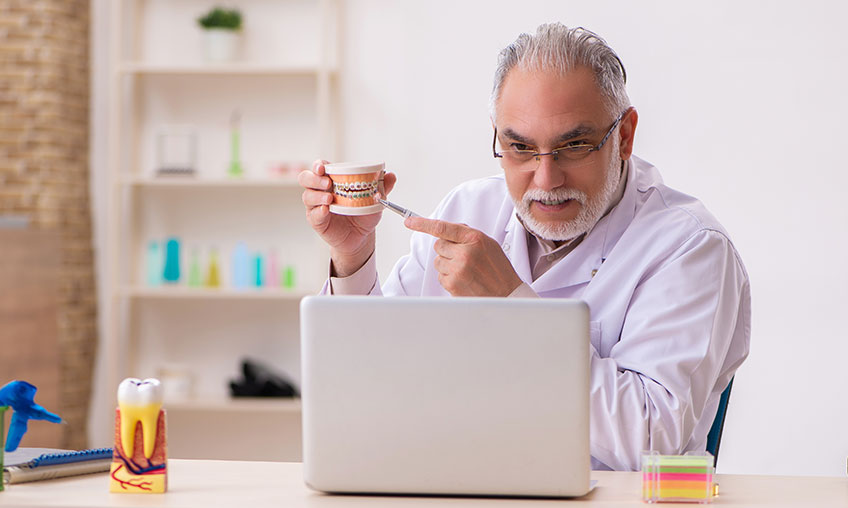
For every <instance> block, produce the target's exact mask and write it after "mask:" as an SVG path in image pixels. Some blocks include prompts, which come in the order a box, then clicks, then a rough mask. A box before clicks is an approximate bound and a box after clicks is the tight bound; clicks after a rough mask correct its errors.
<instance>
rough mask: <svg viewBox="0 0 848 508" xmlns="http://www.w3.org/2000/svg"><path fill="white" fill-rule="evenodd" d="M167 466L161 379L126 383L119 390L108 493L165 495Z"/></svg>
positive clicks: (131, 380)
mask: <svg viewBox="0 0 848 508" xmlns="http://www.w3.org/2000/svg"><path fill="white" fill-rule="evenodd" d="M167 466H168V446H167V435H166V430H165V411H164V410H163V409H162V386H161V385H160V384H159V380H158V379H145V380H144V381H142V380H140V379H136V378H127V379H124V380H123V381H122V382H121V384H120V385H119V386H118V409H117V410H116V412H115V451H114V452H113V454H112V468H111V473H110V482H109V492H122V493H161V492H165V491H166V490H167V489H168V467H167Z"/></svg>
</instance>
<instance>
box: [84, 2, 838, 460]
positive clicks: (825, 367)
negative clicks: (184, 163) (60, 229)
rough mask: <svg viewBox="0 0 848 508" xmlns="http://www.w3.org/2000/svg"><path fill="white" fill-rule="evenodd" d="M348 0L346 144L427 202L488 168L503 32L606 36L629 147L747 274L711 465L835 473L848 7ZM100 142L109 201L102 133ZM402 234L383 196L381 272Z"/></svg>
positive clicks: (407, 200)
mask: <svg viewBox="0 0 848 508" xmlns="http://www.w3.org/2000/svg"><path fill="white" fill-rule="evenodd" d="M101 1H103V0H95V1H94V2H93V5H94V6H95V8H96V5H97V4H98V2H101ZM343 4H344V14H343V21H342V41H341V42H342V44H341V47H342V55H341V61H342V78H341V81H340V83H341V96H342V97H341V98H342V101H343V102H342V104H343V125H342V128H341V133H342V150H341V153H342V154H343V155H344V158H346V159H348V160H356V159H375V158H377V159H385V160H386V161H387V163H388V165H389V167H390V169H392V170H394V171H396V172H397V173H398V175H399V183H398V185H397V187H396V191H395V192H394V193H393V194H392V196H393V198H394V200H395V201H397V202H399V203H401V204H403V205H405V206H408V207H410V208H412V209H414V210H416V211H418V212H419V213H429V212H430V211H431V210H432V209H433V207H435V205H436V204H437V203H438V201H439V200H440V199H441V198H442V196H443V195H444V194H445V193H446V192H447V190H449V189H450V188H451V187H453V186H454V185H456V184H458V183H460V182H462V181H464V180H466V179H469V178H474V177H479V176H484V175H488V174H492V173H495V172H497V171H498V170H499V169H498V166H497V164H496V163H495V162H494V160H493V159H492V158H491V155H490V143H491V127H490V124H489V119H488V111H487V105H488V94H489V91H490V88H491V76H492V71H493V69H494V65H495V61H496V55H497V51H498V50H499V49H500V48H501V47H503V46H505V45H506V44H508V43H509V42H510V41H511V40H513V39H514V38H515V36H516V35H518V33H520V32H522V31H530V30H533V29H534V28H535V27H536V25H538V24H539V23H542V22H545V21H552V20H558V21H562V22H564V23H566V24H569V25H582V26H585V27H587V28H590V29H592V30H594V31H596V32H598V33H599V34H601V35H602V36H604V37H605V38H606V39H607V40H608V41H609V42H610V44H611V45H612V46H613V47H614V48H615V49H616V50H617V51H618V53H619V55H620V56H621V58H622V59H623V61H624V63H625V65H626V67H627V71H628V77H629V90H630V95H631V99H632V100H633V103H634V104H635V106H636V107H637V108H638V110H639V113H640V124H639V128H638V130H637V140H636V141H637V145H636V153H637V154H638V155H640V156H641V157H643V158H645V159H648V160H650V161H651V162H653V163H655V164H656V165H657V166H658V167H659V168H660V170H661V171H662V173H663V175H664V177H665V179H666V182H667V183H669V184H671V185H672V186H674V187H676V188H678V189H680V190H683V191H685V192H688V193H690V194H694V195H696V196H698V197H700V198H701V199H702V200H703V201H704V203H705V204H706V205H707V207H708V208H710V209H711V210H712V211H713V213H714V214H715V215H716V216H717V217H718V218H719V219H720V220H721V221H722V222H723V223H724V225H725V226H726V227H727V229H728V230H729V231H730V233H731V235H732V237H733V239H734V241H735V243H736V245H737V247H738V249H739V251H740V252H741V254H742V257H743V259H744V260H745V263H746V265H747V267H748V271H749V273H750V276H751V281H752V291H753V312H754V316H753V334H752V345H751V356H750V357H749V359H748V361H747V362H746V363H745V365H744V366H743V367H742V368H741V369H740V371H739V372H738V374H737V378H736V383H735V385H734V389H733V395H732V397H731V404H730V411H729V414H728V418H727V424H726V427H725V433H724V437H723V441H722V448H721V460H720V463H719V468H720V471H721V472H725V473H761V474H803V475H807V474H809V475H834V476H836V475H840V476H841V475H843V474H844V472H845V464H846V458H847V457H848V432H846V431H845V422H846V421H848V404H846V402H845V400H846V398H845V397H843V396H842V395H841V392H842V390H841V388H842V385H843V376H842V374H841V373H842V371H843V369H842V363H843V361H842V360H843V358H845V357H846V355H848V341H846V340H845V339H846V338H848V336H846V334H845V332H844V331H843V330H844V327H843V326H842V319H841V318H842V316H841V313H840V311H841V308H842V305H844V304H845V303H846V302H848V289H846V288H848V267H846V264H845V263H844V260H845V259H846V258H848V256H846V235H845V233H844V226H843V225H844V224H845V223H846V221H848V206H846V204H845V203H844V201H843V200H844V196H845V192H844V190H843V188H844V186H845V185H846V184H848V176H845V173H844V169H845V164H844V162H843V157H841V155H842V147H841V146H840V145H839V143H840V142H841V141H842V139H841V138H842V137H844V136H845V135H846V129H845V127H844V122H845V118H846V117H848V106H846V102H845V100H844V99H843V93H844V92H843V90H844V83H845V82H846V81H848V71H846V68H845V65H844V62H845V61H846V60H845V54H846V53H848V37H846V36H845V32H844V23H843V20H844V19H845V17H846V15H848V7H846V6H844V5H835V3H834V2H828V1H826V0H812V1H808V2H804V3H800V4H799V3H797V2H788V1H784V0H781V1H772V2H766V1H759V2H744V3H743V2H738V1H728V0H718V1H713V2H709V3H706V2H704V3H700V4H698V7H693V6H692V5H693V4H692V3H689V2H676V1H673V0H665V1H642V2H638V3H637V2H624V1H621V2H613V1H595V2H573V1H561V0H550V1H542V0H524V1H523V2H507V1H504V0H497V1H489V2H457V1H455V0H454V1H445V0H430V1H429V2H396V1H391V0H344V1H343ZM94 19H95V22H98V19H97V17H95V18H94ZM102 21H103V20H102ZM100 30H101V27H95V29H94V30H93V33H96V32H98V31H100ZM98 51H99V50H98V49H97V48H95V49H94V52H95V53H96V52H98ZM95 64H96V62H95ZM95 70H96V66H95ZM103 85H104V86H105V82H103ZM92 103H93V107H94V108H95V109H94V111H95V117H94V129H95V132H97V129H98V128H100V129H102V122H104V121H105V116H103V114H102V112H101V114H100V115H99V116H98V115H97V114H96V113H97V111H98V110H97V107H98V104H102V103H105V94H104V90H103V89H99V88H97V84H96V83H95V96H94V98H93V101H92ZM98 122H100V123H98ZM94 150H95V152H94V153H93V154H92V160H93V171H94V175H93V179H92V180H93V182H95V184H93V192H94V195H95V199H94V206H95V214H96V216H98V217H102V214H103V212H102V210H103V208H99V209H98V207H102V206H103V204H104V203H105V202H104V199H103V194H102V192H103V190H104V189H101V188H99V187H98V186H97V183H96V182H97V181H98V175H99V174H101V173H99V172H101V171H103V167H102V157H101V154H102V150H103V146H102V145H98V142H97V137H96V136H95V140H94ZM318 155H319V154H316V157H317V156H318ZM98 161H101V162H98ZM98 232H99V230H98ZM101 238H102V237H101ZM407 242H408V234H407V233H406V231H404V229H403V228H402V226H401V224H400V221H399V220H398V218H397V217H395V216H393V215H386V216H385V217H384V222H383V224H381V226H380V237H379V240H378V265H379V269H380V271H381V273H384V274H386V273H388V271H389V270H390V268H391V266H392V264H393V262H394V261H395V260H396V259H397V258H398V257H399V256H400V255H402V254H403V253H405V251H406V249H407Z"/></svg>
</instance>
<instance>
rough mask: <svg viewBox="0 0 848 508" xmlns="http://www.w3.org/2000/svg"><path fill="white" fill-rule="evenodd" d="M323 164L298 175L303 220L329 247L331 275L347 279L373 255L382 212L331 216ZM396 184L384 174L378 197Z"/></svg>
mask: <svg viewBox="0 0 848 508" xmlns="http://www.w3.org/2000/svg"><path fill="white" fill-rule="evenodd" d="M326 163H327V161H325V160H317V161H315V162H314V163H313V164H312V170H311V171H309V170H307V171H303V172H301V173H300V175H298V183H300V186H301V187H303V204H304V206H305V207H306V220H307V221H308V222H309V225H310V226H312V229H314V230H315V232H316V233H318V234H319V235H320V236H321V238H322V239H323V240H324V241H325V242H327V245H329V246H330V257H331V258H332V260H333V265H332V266H333V272H334V273H333V275H335V276H337V277H347V276H348V275H351V274H353V273H354V272H356V270H358V269H359V268H361V267H362V265H364V264H365V262H366V261H368V258H369V257H371V254H372V253H373V252H374V245H375V234H374V230H375V229H376V227H377V223H379V222H380V217H381V216H382V212H377V213H375V214H371V215H359V216H347V215H336V214H334V213H330V204H331V203H332V202H333V182H332V181H331V180H330V177H329V176H327V175H326V173H325V172H324V164H326ZM396 181H397V177H396V176H395V175H394V174H392V173H386V174H385V175H384V176H383V185H382V186H381V194H383V195H384V196H385V195H387V194H388V193H389V192H390V191H391V190H392V187H394V185H395V182H396Z"/></svg>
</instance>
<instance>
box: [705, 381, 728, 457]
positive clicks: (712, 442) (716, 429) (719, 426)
mask: <svg viewBox="0 0 848 508" xmlns="http://www.w3.org/2000/svg"><path fill="white" fill-rule="evenodd" d="M731 388H733V379H731V380H730V383H728V384H727V388H725V389H724V391H723V392H722V393H721V399H720V400H719V402H718V411H716V416H715V420H713V426H712V427H710V433H709V434H707V451H708V452H710V453H712V454H713V457H714V459H713V460H714V462H713V464H718V447H719V445H720V444H721V431H722V430H723V429H724V417H725V416H727V403H728V401H729V400H730V389H731Z"/></svg>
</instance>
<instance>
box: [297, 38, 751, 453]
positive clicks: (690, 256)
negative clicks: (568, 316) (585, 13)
mask: <svg viewBox="0 0 848 508" xmlns="http://www.w3.org/2000/svg"><path fill="white" fill-rule="evenodd" d="M624 84H625V73H624V67H623V66H622V65H621V62H620V60H619V59H618V57H617V56H616V54H615V52H614V51H613V50H612V49H611V48H610V47H609V46H608V45H607V44H606V42H605V41H604V40H603V39H601V38H600V37H598V36H597V35H596V34H594V33H592V32H590V31H588V30H584V29H582V28H567V27H565V26H563V25H561V24H548V25H542V26H540V27H539V28H538V30H537V32H536V33H535V34H533V35H528V34H523V35H521V36H520V37H519V38H518V39H517V40H516V41H515V42H514V43H513V44H511V45H510V46H508V47H507V48H506V49H504V50H503V51H502V52H501V55H500V59H499V65H498V68H497V71H496V73H495V85H494V89H493V92H492V100H491V105H492V111H491V115H492V126H493V130H494V141H493V155H494V157H495V158H496V159H497V160H498V161H499V162H500V165H501V167H502V168H503V174H502V175H498V176H494V177H490V178H486V179H482V180H475V181H471V182H468V183H465V184H463V185H461V186H459V187H458V188H456V189H454V190H453V191H452V192H451V193H450V194H449V195H448V196H447V197H446V198H445V199H444V200H443V201H442V203H441V204H440V205H439V206H438V208H437V209H436V211H435V212H434V213H433V214H432V216H431V218H428V219H425V218H415V217H411V218H408V219H406V221H405V224H406V226H407V227H408V228H410V229H412V230H414V231H416V232H417V233H415V234H413V235H412V240H411V252H410V253H409V255H407V256H405V257H403V258H401V259H400V260H399V261H398V263H397V264H396V265H395V267H394V269H393V270H392V273H391V274H390V275H389V277H388V279H387V280H386V281H385V282H384V283H383V284H382V287H381V285H380V284H379V279H378V277H377V272H376V264H375V261H374V256H373V254H374V246H375V233H374V230H375V227H376V225H377V223H378V222H379V220H380V215H379V214H377V215H370V216H362V217H346V216H339V215H333V214H330V213H329V209H328V205H329V203H330V201H331V199H332V196H331V194H330V189H331V186H330V182H329V179H328V178H327V177H326V176H325V175H324V166H323V164H324V161H317V162H316V163H315V165H314V167H313V170H312V171H305V172H303V173H302V174H301V175H300V182H301V185H302V186H303V187H304V188H305V190H304V193H303V201H304V204H305V205H306V210H307V212H306V213H307V220H308V221H309V223H310V224H311V225H312V227H313V228H314V229H315V231H316V232H317V233H318V234H319V235H321V237H322V238H323V239H324V240H325V241H326V242H327V243H328V244H329V245H330V253H331V264H330V278H329V280H328V282H327V284H326V286H325V288H324V291H325V292H327V293H333V294H351V293H353V294H385V295H425V296H433V295H444V296H449V295H453V296H464V295H474V296H504V297H507V296H511V297H515V296H522V297H537V296H538V297H543V298H580V299H583V300H585V301H586V302H588V303H589V306H590V308H591V315H592V318H591V319H592V323H591V332H592V333H591V342H592V357H591V372H592V374H591V377H592V379H591V383H592V391H591V407H592V422H591V425H592V427H591V451H592V456H593V461H592V462H593V467H595V468H602V469H606V468H611V469H637V468H638V467H639V455H640V452H641V451H642V450H646V449H654V450H658V451H660V452H663V453H683V452H685V451H689V450H704V448H705V444H706V439H707V433H708V431H709V429H710V425H711V423H712V421H713V418H714V417H715V414H716V408H717V407H718V402H719V396H720V394H721V392H722V391H723V390H724V388H725V387H726V386H727V384H728V383H729V382H730V380H731V378H732V377H733V374H734V373H735V371H736V369H737V368H738V367H739V365H740V364H741V363H742V361H743V360H744V359H745V357H746V356H747V354H748V344H749V339H750V321H751V306H750V289H749V283H748V276H747V273H746V272H745V268H744V266H743V264H742V262H741V259H740V258H739V255H738V253H737V252H736V250H735V248H734V247H733V244H732V243H731V242H730V239H729V238H728V235H727V233H726V232H725V231H724V229H723V228H722V226H721V225H720V224H719V223H718V221H717V220H716V219H715V218H714V217H713V216H712V215H710V213H709V212H708V211H707V210H706V209H705V208H704V207H703V205H702V204H701V203H700V202H698V201H697V200H696V199H694V198H692V197H690V196H687V195H685V194H682V193H680V192H677V191H675V190H673V189H670V188H669V187H667V186H665V185H664V184H663V182H662V179H661V177H660V175H659V173H658V171H657V170H656V168H654V167H653V166H651V165H650V164H649V163H647V162H645V161H643V160H640V159H638V158H636V157H634V156H632V152H633V140H634V135H635V131H636V125H637V123H638V114H637V112H636V110H635V109H634V108H633V107H631V105H630V101H629V99H628V97H627V93H626V91H625V87H624ZM395 182H396V177H395V175H393V174H391V173H389V174H387V175H386V176H385V187H386V191H387V192H389V191H391V188H392V187H393V186H394V184H395ZM516 318H517V319H520V316H517V317H516ZM516 340H520V337H516Z"/></svg>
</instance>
